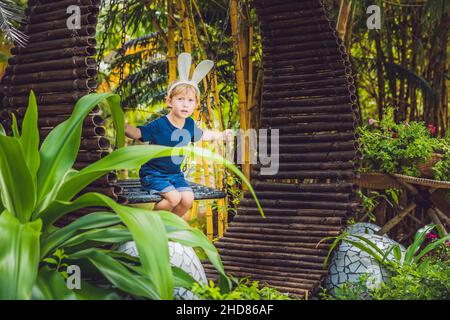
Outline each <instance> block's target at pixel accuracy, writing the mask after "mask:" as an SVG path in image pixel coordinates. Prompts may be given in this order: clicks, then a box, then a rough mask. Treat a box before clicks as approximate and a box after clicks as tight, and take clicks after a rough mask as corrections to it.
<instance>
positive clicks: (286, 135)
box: [206, 0, 359, 296]
mask: <svg viewBox="0 0 450 320" xmlns="http://www.w3.org/2000/svg"><path fill="white" fill-rule="evenodd" d="M254 3H255V6H256V11H257V14H258V16H259V19H260V23H261V30H262V31H261V33H262V44H263V64H264V86H263V100H262V108H261V124H262V128H266V129H279V130H280V131H279V133H280V136H279V137H280V138H279V141H280V146H279V154H278V156H279V161H280V166H279V171H278V173H277V174H275V175H271V176H264V175H262V174H261V168H262V167H263V166H262V165H260V164H258V165H255V166H253V168H252V172H251V175H252V176H251V177H252V181H251V182H252V185H253V186H254V188H255V190H256V194H257V196H258V198H259V200H260V202H261V205H262V207H263V209H264V212H265V215H266V219H262V218H261V216H260V215H259V211H258V209H257V207H256V204H255V202H254V200H253V198H252V197H251V195H250V194H248V193H246V194H245V195H244V199H243V200H242V201H241V202H240V206H239V209H238V213H237V215H236V216H235V218H234V219H233V221H232V222H231V223H230V224H229V227H228V229H227V231H226V232H225V235H224V237H223V238H221V239H219V240H218V241H217V242H215V246H216V247H217V248H218V249H219V252H220V255H221V257H222V260H223V263H224V266H225V270H226V271H227V272H229V273H231V274H233V275H235V276H251V278H252V279H255V280H259V281H260V282H261V283H266V284H268V285H271V286H273V287H275V288H278V289H279V290H281V291H283V292H289V293H291V294H293V295H298V296H305V295H306V294H308V295H311V294H314V293H315V292H316V291H317V289H318V287H319V286H320V283H321V280H322V279H323V277H324V276H325V275H326V274H327V270H326V269H324V268H323V266H322V264H323V262H324V259H325V256H326V253H327V249H328V248H329V245H330V243H329V242H328V243H321V244H320V245H319V246H316V245H317V244H318V242H319V241H320V240H321V239H322V238H324V237H328V236H336V235H338V234H339V232H340V231H341V228H342V227H343V224H344V222H345V220H346V218H348V217H349V216H351V215H352V214H353V213H354V211H355V210H358V204H357V203H356V201H355V194H354V186H353V184H352V183H350V182H349V181H350V179H353V178H354V177H355V176H356V174H355V168H354V164H353V160H355V159H356V158H357V157H359V152H358V144H357V142H356V141H357V139H356V136H355V128H356V126H357V125H358V121H359V120H358V119H359V114H358V103H357V97H356V94H355V93H356V88H355V86H354V79H353V76H352V74H353V73H352V69H351V65H350V61H349V58H348V56H347V54H346V53H345V49H344V47H343V46H342V44H341V40H340V39H339V37H338V34H337V32H336V30H335V27H334V25H333V23H332V22H331V21H330V20H329V19H328V14H327V10H326V8H325V7H324V5H323V3H322V1H320V0H314V1H307V0H303V1H299V0H296V1H290V0H287V1H276V0H255V1H254ZM269 136H270V135H269ZM268 142H270V139H269V141H268ZM272 156H273V155H272ZM206 269H207V273H208V276H209V277H211V278H212V279H215V278H216V274H215V272H214V268H213V267H212V266H210V265H207V266H206Z"/></svg>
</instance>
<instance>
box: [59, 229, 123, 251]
mask: <svg viewBox="0 0 450 320" xmlns="http://www.w3.org/2000/svg"><path fill="white" fill-rule="evenodd" d="M130 240H132V237H131V233H130V231H128V230H127V229H126V228H125V227H123V226H114V227H111V226H110V227H108V228H104V229H93V230H88V231H86V232H83V233H80V234H78V235H76V236H73V237H72V238H70V239H69V240H67V241H66V242H64V243H62V244H61V246H62V247H72V246H77V245H80V244H82V243H84V242H86V241H97V242H105V243H109V244H111V243H123V242H126V241H130Z"/></svg>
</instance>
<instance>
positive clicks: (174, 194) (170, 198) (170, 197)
mask: <svg viewBox="0 0 450 320" xmlns="http://www.w3.org/2000/svg"><path fill="white" fill-rule="evenodd" d="M164 198H165V199H166V200H167V202H169V205H170V206H171V207H172V208H175V207H176V206H177V205H178V204H179V203H180V201H181V194H180V193H179V192H178V191H176V190H173V191H170V192H168V193H166V194H165V195H164Z"/></svg>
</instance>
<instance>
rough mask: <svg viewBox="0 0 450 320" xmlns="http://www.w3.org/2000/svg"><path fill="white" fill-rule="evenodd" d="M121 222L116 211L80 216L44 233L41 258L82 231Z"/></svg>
mask: <svg viewBox="0 0 450 320" xmlns="http://www.w3.org/2000/svg"><path fill="white" fill-rule="evenodd" d="M119 223H120V218H119V217H118V216H117V215H116V214H114V213H110V212H94V213H91V214H88V215H85V216H83V217H80V218H78V219H77V220H75V221H74V222H72V223H71V224H69V225H67V226H65V227H63V228H58V229H56V230H55V231H53V232H51V233H49V234H45V233H44V234H43V235H42V237H41V258H43V257H45V256H47V254H49V253H50V252H51V251H53V250H54V249H56V247H58V246H59V245H60V244H61V243H63V242H64V241H66V240H68V239H70V238H71V237H72V236H74V235H75V234H77V233H79V232H80V231H83V230H90V229H95V228H102V227H107V226H111V225H116V224H119ZM47 229H48V228H47Z"/></svg>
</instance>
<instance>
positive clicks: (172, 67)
mask: <svg viewBox="0 0 450 320" xmlns="http://www.w3.org/2000/svg"><path fill="white" fill-rule="evenodd" d="M173 7H174V3H173V0H168V1H167V12H168V16H167V43H168V45H167V49H168V55H167V56H168V59H169V83H171V82H172V81H174V80H175V79H176V78H177V57H176V53H175V17H174V12H173Z"/></svg>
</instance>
